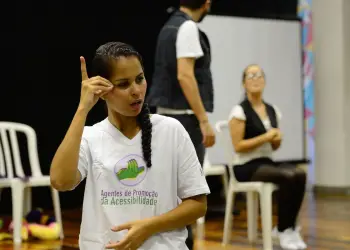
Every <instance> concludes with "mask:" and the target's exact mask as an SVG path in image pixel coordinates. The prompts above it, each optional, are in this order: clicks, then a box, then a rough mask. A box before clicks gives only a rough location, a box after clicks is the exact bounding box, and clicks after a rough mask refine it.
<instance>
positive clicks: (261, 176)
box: [251, 166, 294, 232]
mask: <svg viewBox="0 0 350 250" xmlns="http://www.w3.org/2000/svg"><path fill="white" fill-rule="evenodd" d="M251 181H262V182H271V183H274V184H276V185H278V187H279V190H278V198H277V203H278V204H277V206H278V231H279V232H283V231H284V230H286V229H288V228H291V227H292V226H293V224H294V223H293V222H292V221H291V219H290V218H291V211H290V205H289V204H290V203H291V199H292V197H293V188H294V185H293V184H294V176H293V174H292V173H291V172H290V171H288V170H284V169H280V168H278V167H275V166H261V167H260V168H258V169H257V170H256V171H255V173H254V174H253V176H252V179H251Z"/></svg>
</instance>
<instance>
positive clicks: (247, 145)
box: [235, 133, 268, 153]
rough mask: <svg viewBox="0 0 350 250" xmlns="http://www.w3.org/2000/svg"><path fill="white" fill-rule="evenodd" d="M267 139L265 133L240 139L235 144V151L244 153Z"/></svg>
mask: <svg viewBox="0 0 350 250" xmlns="http://www.w3.org/2000/svg"><path fill="white" fill-rule="evenodd" d="M267 141H268V137H267V133H265V134H262V135H259V136H256V137H254V138H251V139H246V140H242V141H240V142H239V143H237V144H236V145H235V151H236V152H239V153H246V152H249V151H252V150H254V149H256V148H257V147H260V146H261V145H263V144H264V143H266V142H267Z"/></svg>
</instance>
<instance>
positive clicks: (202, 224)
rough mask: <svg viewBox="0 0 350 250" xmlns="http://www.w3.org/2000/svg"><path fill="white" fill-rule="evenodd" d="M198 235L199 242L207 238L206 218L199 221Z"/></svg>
mask: <svg viewBox="0 0 350 250" xmlns="http://www.w3.org/2000/svg"><path fill="white" fill-rule="evenodd" d="M196 224H197V230H196V235H197V239H198V240H204V236H205V217H201V218H199V219H197V223H196Z"/></svg>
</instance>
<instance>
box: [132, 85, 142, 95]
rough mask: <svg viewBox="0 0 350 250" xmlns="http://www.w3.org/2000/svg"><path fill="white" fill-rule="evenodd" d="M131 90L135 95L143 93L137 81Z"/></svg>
mask: <svg viewBox="0 0 350 250" xmlns="http://www.w3.org/2000/svg"><path fill="white" fill-rule="evenodd" d="M130 90H131V94H132V95H133V96H139V95H140V94H141V87H140V85H138V84H136V83H134V84H133V85H132V86H131V88H130Z"/></svg>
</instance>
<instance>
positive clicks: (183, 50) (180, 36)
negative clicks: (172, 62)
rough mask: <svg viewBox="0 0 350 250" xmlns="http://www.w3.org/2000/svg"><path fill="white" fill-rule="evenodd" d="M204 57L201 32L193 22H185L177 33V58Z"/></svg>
mask: <svg viewBox="0 0 350 250" xmlns="http://www.w3.org/2000/svg"><path fill="white" fill-rule="evenodd" d="M203 55H204V53H203V50H202V46H201V43H200V40H199V30H198V26H197V24H196V23H195V22H194V21H193V20H187V21H185V22H184V23H183V24H182V25H181V26H180V27H179V30H178V32H177V37H176V58H196V59H197V58H199V57H202V56H203Z"/></svg>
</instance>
